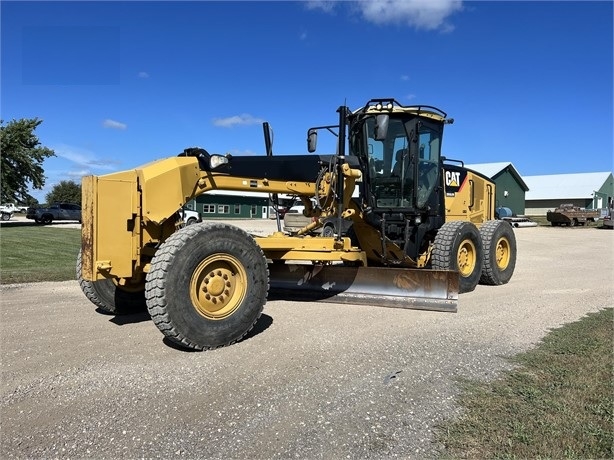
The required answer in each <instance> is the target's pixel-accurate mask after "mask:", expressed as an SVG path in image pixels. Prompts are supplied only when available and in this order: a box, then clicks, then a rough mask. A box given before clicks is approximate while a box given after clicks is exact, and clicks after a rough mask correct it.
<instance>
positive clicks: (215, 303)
mask: <svg viewBox="0 0 614 460" xmlns="http://www.w3.org/2000/svg"><path fill="white" fill-rule="evenodd" d="M246 289H247V272H246V271H245V269H244V268H243V265H242V264H241V263H240V262H239V260H238V259H237V258H235V257H233V256H231V255H229V254H216V255H213V256H210V257H207V258H206V259H205V260H203V261H202V262H201V263H200V264H198V267H196V270H194V273H193V274H192V279H191V280H190V298H191V299H192V304H193V305H194V308H196V310H197V311H198V313H200V314H201V315H203V316H204V317H205V318H208V319H213V320H219V319H224V318H227V317H228V316H230V315H232V314H233V313H234V312H235V311H236V310H237V308H239V306H240V305H241V303H242V302H243V299H244V298H245V291H246Z"/></svg>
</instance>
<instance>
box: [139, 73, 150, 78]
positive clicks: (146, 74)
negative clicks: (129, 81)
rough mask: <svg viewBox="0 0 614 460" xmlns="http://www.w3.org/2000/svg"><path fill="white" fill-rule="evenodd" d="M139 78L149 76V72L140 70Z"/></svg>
mask: <svg viewBox="0 0 614 460" xmlns="http://www.w3.org/2000/svg"><path fill="white" fill-rule="evenodd" d="M139 78H149V74H148V73H147V72H139Z"/></svg>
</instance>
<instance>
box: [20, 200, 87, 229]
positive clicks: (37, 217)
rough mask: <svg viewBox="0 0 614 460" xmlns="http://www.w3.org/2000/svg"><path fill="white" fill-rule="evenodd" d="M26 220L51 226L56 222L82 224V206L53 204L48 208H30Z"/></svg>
mask: <svg viewBox="0 0 614 460" xmlns="http://www.w3.org/2000/svg"><path fill="white" fill-rule="evenodd" d="M26 218H27V219H32V220H34V222H36V223H37V224H44V225H49V224H50V223H51V222H53V221H54V220H77V221H79V222H81V205H78V204H76V203H53V204H51V205H49V206H47V207H40V208H28V212H27V213H26Z"/></svg>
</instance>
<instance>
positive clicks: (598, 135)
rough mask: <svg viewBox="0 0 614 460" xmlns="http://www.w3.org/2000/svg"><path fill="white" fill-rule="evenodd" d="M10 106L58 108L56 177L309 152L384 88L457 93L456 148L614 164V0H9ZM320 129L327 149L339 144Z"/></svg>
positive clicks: (34, 112) (448, 105)
mask: <svg viewBox="0 0 614 460" xmlns="http://www.w3.org/2000/svg"><path fill="white" fill-rule="evenodd" d="M1 14H2V17H1V21H2V22H1V26H2V31H1V38H2V48H1V52H2V56H1V64H2V66H1V74H0V75H1V78H2V80H1V102H0V104H1V105H0V112H1V116H2V119H3V120H5V121H8V120H11V119H14V118H25V117H27V118H33V117H38V118H41V119H43V120H44V121H43V124H42V125H40V127H39V128H38V129H37V134H38V136H39V137H40V140H41V141H42V143H43V144H44V145H46V146H48V147H51V148H53V149H54V150H55V152H56V154H57V157H54V158H50V159H48V160H46V161H45V164H44V168H45V171H46V176H47V183H46V186H45V189H44V190H42V191H36V190H35V191H32V194H33V195H34V196H35V197H36V198H38V199H39V200H40V201H44V195H45V193H46V192H48V191H49V190H50V189H51V187H52V186H53V185H54V184H56V183H58V182H59V181H60V180H67V179H72V180H77V181H78V180H80V178H81V177H82V176H83V175H84V174H105V173H109V172H113V171H118V170H124V169H129V168H133V167H136V166H138V165H140V164H144V163H147V162H149V161H152V160H155V159H159V158H163V157H168V156H173V155H176V154H177V153H179V152H181V151H182V150H183V149H184V148H186V147H190V146H200V147H204V148H206V149H207V150H208V151H209V152H211V153H226V152H230V153H232V154H234V155H256V154H263V153H264V142H263V135H262V121H268V122H269V123H270V124H271V125H272V128H273V131H274V146H273V151H274V153H277V154H282V153H283V154H298V153H306V132H307V129H308V128H309V127H311V126H317V125H323V124H332V123H335V122H336V121H337V114H336V109H337V108H338V107H339V106H340V105H342V104H344V103H346V104H347V105H348V106H349V107H350V108H352V109H355V108H358V107H360V106H362V105H364V104H365V103H366V102H367V101H368V100H369V99H371V98H380V97H394V98H396V99H397V100H398V101H399V102H401V103H402V104H408V105H409V104H427V105H434V106H437V107H440V108H441V109H443V110H444V111H446V112H447V113H448V114H449V116H451V117H453V118H454V119H455V120H456V121H455V124H454V125H452V126H449V127H448V128H447V131H446V133H445V135H444V147H443V153H444V155H446V156H448V157H451V158H456V159H462V160H464V161H465V162H466V163H484V162H500V161H511V162H512V163H513V164H514V165H515V166H516V168H517V169H518V171H519V172H520V174H522V175H527V176H528V175H536V174H557V173H575V172H595V171H612V170H613V164H612V163H613V131H612V126H613V116H612V107H613V102H614V96H613V90H612V87H613V74H612V69H613V46H612V42H613V30H612V24H613V3H612V2H610V1H601V2H587V1H582V2H571V1H562V2H554V1H545V2H518V1H508V2H503V1H496V2H485V1H474V2H466V1H464V2H461V1H449V0H437V1H435V0H424V1H422V0H421V1H412V0H382V1H378V0H372V1H359V2H357V1H341V2H330V1H294V2H281V1H270V2H261V1H250V2H238V1H228V2H213V1H200V2H198V1H192V2H185V3H174V2H113V1H109V2H100V3H96V2H8V1H3V2H2V3H1ZM326 137H327V136H325V135H323V136H320V145H319V149H318V152H319V153H329V152H331V151H334V150H333V149H334V147H332V136H329V137H330V138H331V139H329V141H330V142H328V143H327V142H326V141H325V138H326Z"/></svg>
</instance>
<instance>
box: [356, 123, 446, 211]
mask: <svg viewBox="0 0 614 460" xmlns="http://www.w3.org/2000/svg"><path fill="white" fill-rule="evenodd" d="M374 127H375V119H374V118H373V117H370V118H367V120H366V121H365V123H364V124H363V125H362V129H359V130H358V131H356V132H354V133H353V136H352V138H351V145H350V149H351V151H352V153H354V154H356V155H358V156H359V157H361V158H362V160H363V162H365V163H366V164H368V167H369V179H370V180H369V184H368V187H369V190H370V192H371V193H370V195H371V199H372V203H370V204H371V206H374V207H376V208H413V207H414V203H415V206H416V207H418V208H422V207H424V206H425V205H426V203H427V200H428V197H429V196H430V195H431V192H432V190H433V189H434V188H435V186H436V185H437V178H438V177H439V174H438V166H439V157H440V153H441V133H442V127H441V124H438V123H434V122H431V121H429V120H421V119H418V118H417V117H415V116H412V115H407V114H403V115H402V116H397V117H394V116H391V117H390V121H389V125H388V132H387V135H386V139H384V140H383V141H379V140H376V139H375V138H374ZM416 131H418V135H416V134H415V133H416Z"/></svg>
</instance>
